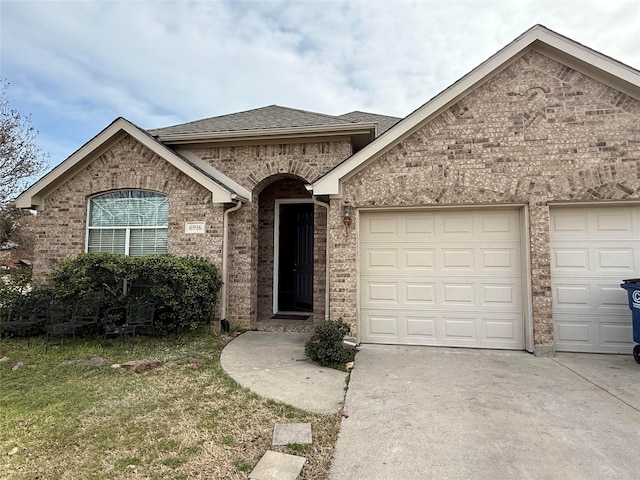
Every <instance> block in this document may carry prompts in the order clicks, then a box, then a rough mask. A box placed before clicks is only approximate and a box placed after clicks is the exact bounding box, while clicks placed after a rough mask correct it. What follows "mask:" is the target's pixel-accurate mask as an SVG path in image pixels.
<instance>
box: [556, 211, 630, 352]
mask: <svg viewBox="0 0 640 480" xmlns="http://www.w3.org/2000/svg"><path fill="white" fill-rule="evenodd" d="M550 235H551V281H552V286H553V290H552V292H553V295H552V297H553V325H554V328H553V330H554V339H555V345H556V350H563V351H573V352H594V353H629V352H630V351H631V348H632V345H633V343H632V339H633V334H632V328H631V311H630V310H629V306H628V304H627V294H626V292H625V291H624V290H623V289H622V288H620V283H621V282H622V280H624V279H626V278H634V277H640V206H637V205H634V206H631V205H615V206H606V207H593V206H592V207H554V208H552V209H551V227H550Z"/></svg>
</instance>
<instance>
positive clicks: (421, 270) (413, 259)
mask: <svg viewBox="0 0 640 480" xmlns="http://www.w3.org/2000/svg"><path fill="white" fill-rule="evenodd" d="M359 223H360V229H359V234H360V235H359V249H360V250H359V255H360V256H359V262H360V285H359V288H360V331H361V340H362V341H363V342H372V343H392V344H408V345H442V346H464V347H487V348H508V349H522V348H524V341H523V338H524V335H523V333H524V332H523V330H524V328H523V308H522V272H521V264H522V260H521V238H520V216H519V211H518V210H514V209H493V210H474V209H467V210H465V211H459V210H439V211H438V210H420V211H399V210H398V211H396V210H387V211H378V212H362V213H361V215H360V222H359Z"/></svg>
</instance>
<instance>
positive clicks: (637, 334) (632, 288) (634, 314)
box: [620, 278, 640, 363]
mask: <svg viewBox="0 0 640 480" xmlns="http://www.w3.org/2000/svg"><path fill="white" fill-rule="evenodd" d="M623 282H624V283H621V284H620V286H621V287H622V288H624V289H625V290H626V291H627V294H628V297H629V308H630V309H631V323H632V324H633V341H634V342H636V343H640V278H630V279H629V280H623ZM633 358H635V359H636V362H638V363H640V345H635V346H634V347H633Z"/></svg>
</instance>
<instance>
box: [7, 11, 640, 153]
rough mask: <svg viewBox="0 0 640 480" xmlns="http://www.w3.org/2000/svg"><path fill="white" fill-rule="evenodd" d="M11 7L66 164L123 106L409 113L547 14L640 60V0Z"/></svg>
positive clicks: (145, 121) (574, 33) (35, 94)
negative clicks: (275, 106)
mask: <svg viewBox="0 0 640 480" xmlns="http://www.w3.org/2000/svg"><path fill="white" fill-rule="evenodd" d="M0 9H1V12H0V13H1V15H0V18H1V20H0V22H1V24H0V30H1V33H0V35H1V37H0V40H1V43H0V48H1V51H0V54H1V57H2V75H3V76H6V77H8V79H9V81H10V82H11V83H12V86H11V91H10V100H11V101H12V105H13V106H15V107H16V108H19V109H20V110H21V111H25V112H32V113H33V120H34V123H35V124H36V127H37V128H39V129H40V131H41V139H44V141H45V144H43V148H49V149H50V150H54V151H55V153H54V152H52V157H55V158H53V160H54V163H56V161H60V160H62V158H59V157H58V156H59V155H62V153H61V152H63V151H65V150H68V148H69V145H73V144H76V148H79V147H80V146H81V145H82V143H84V142H85V141H87V140H89V139H90V138H91V137H92V136H93V135H95V134H97V133H98V132H99V131H100V130H101V129H102V128H104V127H105V126H106V125H107V124H108V123H110V122H111V121H112V120H113V119H114V118H115V117H117V116H124V117H126V118H128V119H130V120H131V121H133V122H134V123H137V124H138V125H140V126H142V127H144V128H155V127H161V126H167V125H171V124H175V123H181V122H186V121H191V120H196V119H199V118H205V117H209V116H216V115H221V114H225V113H231V112H236V111H241V110H246V109H250V108H256V107H260V106H264V105H269V104H280V105H285V106H290V107H295V108H302V109H307V110H314V111H319V112H324V113H330V114H340V113H345V112H348V111H351V110H356V109H357V110H368V111H373V112H377V113H385V114H389V115H397V116H404V115H406V114H408V113H410V112H411V111H413V110H414V109H416V108H418V107H419V106H420V105H422V104H423V103H424V102H426V101H427V100H429V99H430V98H431V97H433V96H434V95H436V94H437V93H439V92H440V91H442V90H444V89H445V88H447V87H448V86H449V85H451V84H452V83H453V82H455V81H456V80H457V79H459V78H460V77H461V76H463V75H464V74H466V73H467V72H469V71H470V70H471V69H473V68H474V67H476V66H477V65H478V64H479V63H481V62H483V61H484V60H486V59H487V58H488V57H489V56H490V55H492V54H494V53H495V52H496V51H498V50H499V49H500V48H502V47H504V46H505V45H506V44H508V43H509V42H511V41H512V40H513V39H514V38H516V37H517V36H518V35H520V34H522V33H523V32H524V31H525V30H527V29H528V28H530V27H531V26H532V25H534V24H536V23H541V24H544V25H545V26H547V27H549V28H551V29H552V30H555V31H557V32H558V33H560V34H562V35H565V36H568V37H570V38H572V39H574V40H576V41H578V42H581V43H583V44H585V45H587V46H589V47H591V48H594V49H596V50H598V51H601V52H602V53H604V54H607V55H610V56H612V57H613V58H616V59H617V60H620V61H622V62H624V63H627V64H630V65H632V66H635V67H636V68H638V66H639V65H640V27H639V25H640V2H638V1H618V0H608V1H607V2H601V1H583V0H580V1H544V0H537V1H526V0H522V1H518V0H510V1H473V0H467V1H414V2H403V1H394V2H382V1H355V0H354V1H349V2H344V1H323V2H314V1H309V2H306V1H305V2H279V1H268V2H250V1H235V2H230V1H200V2H197V1H196V2H194V1H184V2H183V1H135V2H134V1H129V2H111V1H110V2H105V1H92V2H77V1H57V0H54V1H40V2H34V1H20V2H19V1H13V0H3V1H1V2H0ZM14 100H15V102H14ZM56 139H58V140H56ZM74 150H75V149H74ZM70 153H71V151H68V152H67V155H68V154H70Z"/></svg>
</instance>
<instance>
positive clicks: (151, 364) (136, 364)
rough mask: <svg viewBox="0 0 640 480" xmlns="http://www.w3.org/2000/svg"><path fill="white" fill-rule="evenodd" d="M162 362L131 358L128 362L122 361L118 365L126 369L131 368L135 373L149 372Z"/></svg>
mask: <svg viewBox="0 0 640 480" xmlns="http://www.w3.org/2000/svg"><path fill="white" fill-rule="evenodd" d="M163 364H164V362H157V361H149V360H132V361H130V362H124V363H122V364H120V367H122V368H126V369H127V370H133V371H134V372H136V373H144V372H150V371H151V370H155V369H156V368H159V367H161V366H162V365H163Z"/></svg>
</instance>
